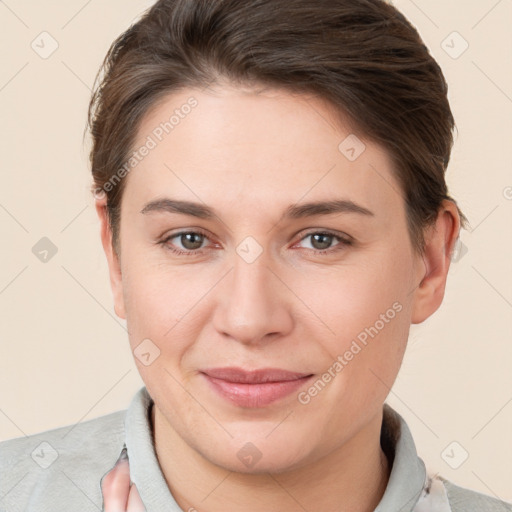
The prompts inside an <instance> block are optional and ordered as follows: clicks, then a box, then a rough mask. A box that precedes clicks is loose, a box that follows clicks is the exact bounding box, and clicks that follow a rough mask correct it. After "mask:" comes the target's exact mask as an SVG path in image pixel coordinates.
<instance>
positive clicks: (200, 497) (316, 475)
mask: <svg viewBox="0 0 512 512" xmlns="http://www.w3.org/2000/svg"><path fill="white" fill-rule="evenodd" d="M151 416H152V426H153V432H154V439H155V451H156V454H157V458H158V461H159V464H160V467H161V468H162V472H163V475H164V477H165V480H166V482H167V485H168V486H169V489H170V491H171V493H172V495H173V497H174V499H175V500H176V502H177V503H178V505H179V506H180V508H182V509H183V510H186V511H189V510H190V511H196V510H197V511H198V512H199V511H200V512H221V511H222V512H224V511H225V510H226V509H230V510H237V511H239V512H260V511H261V510H265V511H266V512H278V511H282V510H287V511H289V512H295V511H297V512H304V510H336V511H339V512H345V511H347V512H348V511H350V512H370V511H373V510H374V509H375V508H376V507H377V505H378V503H379V501H380V500H381V498H382V496H383V494H384V491H385V489H386V486H387V483H388V479H389V473H390V469H391V468H390V466H389V463H388V460H387V458H386V456H385V455H384V452H383V451H382V448H381V446H380V429H381V423H382V412H381V414H379V415H377V416H376V417H375V418H373V419H372V421H371V422H370V423H369V424H368V425H366V426H365V427H364V428H363V429H362V430H361V431H360V432H358V434H357V435H356V436H355V437H354V438H352V439H351V440H350V441H349V442H348V443H346V444H344V445H343V446H341V447H339V448H338V449H337V450H335V451H333V452H331V453H330V454H328V455H327V456H325V457H323V458H322V459H319V460H317V461H315V462H314V463H311V464H308V465H306V466H302V467H300V468H298V469H294V470H292V471H288V472H282V473H278V474H277V473H275V474H270V473H267V474H246V473H234V472H231V471H228V470H226V469H224V468H221V467H219V466H217V465H215V464H213V463H212V462H210V461H209V460H207V459H205V458H204V457H203V456H202V455H201V454H199V453H198V452H197V451H196V450H194V449H193V448H192V447H190V446H189V445H188V444H187V443H185V442H184V441H183V439H182V438H181V437H180V436H179V435H178V434H177V433H176V432H175V431H174V429H173V428H172V427H171V426H170V425H169V423H168V422H167V421H166V419H165V417H164V416H163V415H162V414H161V413H160V411H159V410H158V408H157V407H156V406H155V405H153V407H152V411H151ZM228 504H229V507H228V506H227V505H228Z"/></svg>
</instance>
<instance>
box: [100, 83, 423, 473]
mask: <svg viewBox="0 0 512 512" xmlns="http://www.w3.org/2000/svg"><path fill="white" fill-rule="evenodd" d="M192 98H193V99H192ZM185 105H189V107H185ZM176 110H177V114H176V115H175V118H174V120H173V121H171V123H173V126H172V128H170V127H169V126H170V125H165V124H164V125H162V124H161V123H165V122H166V121H169V118H170V116H171V115H172V114H173V113H175V111H176ZM331 113H332V108H331V107H330V106H329V105H327V104H325V103H324V102H323V101H322V100H320V99H318V98H313V97H306V96H298V95H292V94H290V93H287V92H282V91H277V90H274V91H268V90H267V91H266V92H264V93H261V92H260V93H256V92H254V91H252V90H245V89H235V88H231V87H228V86H222V87H220V86H219V87H217V88H216V89H208V90H205V91H200V90H197V89H189V90H183V91H181V92H179V93H175V94H173V95H171V96H169V97H167V98H165V101H162V102H160V103H159V104H158V105H157V106H156V107H155V108H153V109H152V110H151V111H150V112H149V113H148V114H147V115H146V117H145V118H144V120H143V122H142V124H141V126H140V127H139V131H138V138H137V142H136V144H135V147H136V148H140V147H141V146H143V145H146V147H149V149H148V151H145V150H142V151H140V152H139V153H144V154H145V155H144V156H143V157H142V158H140V161H138V162H137V163H136V165H135V166H134V167H133V169H132V170H131V171H130V173H129V174H128V176H127V177H126V180H127V181H126V186H125V189H124V193H123V199H122V207H121V224H120V255H121V260H120V263H119V265H120V268H117V269H116V265H117V263H116V261H117V260H116V259H115V257H113V256H112V257H111V258H110V260H109V263H110V271H111V282H112V286H113V290H114V298H115V304H116V312H117V313H118V315H119V316H121V317H123V318H126V319H127V326H128V330H129V337H130V344H131V348H132V350H133V351H134V355H135V362H136V364H137V367H138V369H139V371H140V374H141V376H142V379H143V380H144V383H145V384H146V387H147V389H148V391H149V393H150V395H151V396H152V397H153V399H154V401H155V404H156V410H155V411H156V414H157V415H159V417H160V418H161V419H162V420H163V421H164V423H165V425H166V426H167V428H168V429H169V433H173V435H174V434H176V435H177V436H179V438H180V439H182V440H183V441H184V442H185V443H186V444H187V445H188V446H190V447H192V448H193V449H194V450H195V451H196V452H197V453H199V454H201V455H202V456H203V457H205V458H206V459H207V460H209V461H211V462H213V463H215V464H217V465H219V466H221V467H225V468H228V469H230V470H235V471H242V472H244V471H245V472H251V471H252V472H259V471H265V472H266V471H285V470H287V469H290V468H294V467H300V466H301V465H304V464H307V463H308V462H312V461H314V460H317V459H319V458H320V457H323V456H325V455H326V454H328V453H331V452H333V451H334V450H336V449H338V448H340V447H342V446H344V445H346V444H347V443H348V442H349V440H350V439H354V438H355V437H357V435H358V433H360V432H362V431H363V430H364V429H365V426H366V425H368V424H369V423H370V422H371V421H372V420H373V419H374V418H376V417H377V416H378V415H379V414H380V412H381V408H382V403H383V402H384V400H385V398H386V396H387V394H388V392H389V387H390V386H391V385H392V384H393V382H394V380H395V377H396V374H397V372H398V370H399V367H400V364H401V361H402V357H403V353H404V350H405V346H406V342H407V337H408V332H409V326H410V324H411V322H413V323H415V322H419V321H422V320H423V319H424V318H422V317H421V315H422V311H423V310H421V303H420V298H421V297H420V295H419V294H420V293H421V290H422V288H421V287H418V284H419V283H420V282H421V281H422V278H423V277H424V276H425V272H426V268H425V262H424V261H423V260H422V258H421V257H419V256H417V255H415V253H414V252H413V250H412V246H411V242H410V239H409V237H408V233H407V224H406V212H405V205H404V201H403V199H402V196H401V194H400V193H399V191H400V188H399V185H398V182H397V181H396V180H395V178H394V175H393V169H392V166H391V161H390V159H389V156H388V154H387V153H386V152H385V151H384V150H383V149H382V148H380V147H379V146H377V145H375V144H374V143H372V142H370V141H368V140H366V139H365V137H364V134H360V133H354V132H353V131H352V129H351V128H350V127H349V125H348V124H347V125H340V123H339V121H338V122H337V121H335V120H334V118H333V117H332V116H331ZM163 127H165V128H167V131H168V133H167V132H166V130H165V129H164V128H163ZM356 137H357V138H356ZM188 203H193V204H188ZM310 203H311V205H310ZM313 203H315V204H316V203H318V204H317V205H316V206H314V205H313ZM321 203H322V204H321ZM306 205H309V206H306ZM329 206H330V208H329ZM424 316H428V315H425V314H424ZM253 370H259V371H258V372H253ZM248 443H249V444H248ZM255 460H256V462H257V463H255V462H254V461H255ZM250 461H252V462H250Z"/></svg>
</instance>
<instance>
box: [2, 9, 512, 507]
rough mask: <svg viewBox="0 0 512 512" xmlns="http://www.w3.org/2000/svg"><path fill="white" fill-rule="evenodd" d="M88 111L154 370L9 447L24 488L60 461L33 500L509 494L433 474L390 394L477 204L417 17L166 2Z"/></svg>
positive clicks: (180, 503) (113, 64)
mask: <svg viewBox="0 0 512 512" xmlns="http://www.w3.org/2000/svg"><path fill="white" fill-rule="evenodd" d="M89 121H90V127H91V132H92V137H93V147H92V150H91V165H92V174H93V180H94V187H93V188H94V195H95V201H96V209H97V212H98V215H99V219H100V223H101V239H102V243H103V247H104V250H105V253H106V257H107V260H108V265H109V271H110V282H111V286H112V291H113V296H114V304H115V310H116V314H117V315H118V316H119V317H121V318H123V319H126V321H127V326H128V331H129V340H130V345H131V349H132V351H133V353H134V357H135V362H136V364H137V366H138V369H139V371H140V374H141V377H142V379H143V380H144V383H145V387H144V388H142V389H141V390H140V391H139V392H138V393H137V394H136V396H135V397H134V398H133V401H132V404H131V406H130V408H129V409H128V411H126V413H125V412H124V411H121V412H118V413H113V414H110V415H108V416H104V417H101V418H97V419H95V420H91V421H88V422H85V423H82V424H80V425H77V426H76V427H74V428H73V429H71V430H69V429H56V430H54V431H51V432H46V433H41V434H38V435H36V436H31V439H30V443H29V442H28V441H27V440H26V439H21V440H14V441H9V442H6V443H3V446H2V448H1V455H2V457H1V458H2V463H3V464H4V461H6V462H5V464H7V465H6V466H5V467H6V468H7V467H15V468H16V470H15V472H14V474H13V475H12V476H10V477H9V478H10V482H11V484H10V485H9V487H11V486H14V485H15V483H16V482H15V481H14V479H15V478H17V477H18V476H19V477H20V478H21V477H22V476H23V475H22V474H21V473H22V471H23V465H20V464H18V461H19V460H21V459H22V458H23V457H24V456H25V454H26V453H27V450H28V447H29V446H30V447H31V448H32V449H33V446H35V444H37V443H35V441H39V440H40V441H41V445H38V446H39V448H38V450H39V451H36V452H35V453H33V455H32V459H34V460H36V459H37V458H39V459H40V462H41V460H43V459H46V460H48V461H49V460H50V459H52V458H53V459H54V460H55V459H56V455H57V457H58V458H59V463H58V464H60V466H59V465H58V464H52V463H50V465H47V466H46V468H44V469H43V470H42V471H41V472H40V474H38V475H36V476H33V477H32V476H30V477H28V480H24V481H23V482H22V483H21V484H20V487H19V489H21V490H19V491H17V492H19V493H20V494H19V496H20V501H18V506H19V507H20V510H21V509H23V510H52V511H54V510H89V509H91V510H98V509H99V508H100V507H101V508H102V509H103V510H105V511H107V512H110V511H119V510H123V511H124V510H128V511H130V512H133V511H138V510H147V511H148V512H149V511H160V510H162V511H163V510H166V511H169V510H175V511H178V510H183V511H189V512H192V511H198V512H203V511H204V512H215V511H220V510H223V511H225V510H228V511H244V512H252V511H266V512H269V511H283V510H285V511H292V512H293V511H304V510H307V511H317V510H323V511H361V512H362V511H371V510H378V511H381V512H384V511H389V512H391V511H392V512H397V511H412V510H414V511H416V512H420V511H427V510H428V511H436V512H437V511H439V512H440V511H443V512H445V511H452V512H458V511H461V512H462V511H464V512H467V511H477V510H478V511H498V510H500V511H501V510H512V506H511V505H510V504H507V503H504V502H502V501H499V500H497V499H494V498H492V497H490V496H486V495H483V494H480V493H476V492H474V491H470V490H468V489H464V488H461V487H458V486H456V485H455V484H453V483H451V482H449V481H447V480H445V479H444V478H442V477H440V476H438V475H429V474H427V472H426V470H425V465H424V464H423V461H422V460H421V459H420V458H419V457H418V456H417V454H416V449H415V446H414V442H413V440H412V437H411V434H410V431H409V429H408V427H407V425H406V423H405V421H404V420H403V418H401V416H400V415H399V414H398V413H396V412H395V411H394V410H393V409H392V408H391V407H389V406H388V405H387V404H385V399H386V397H387V395H388V393H389V390H390V387H391V386H392V384H393V382H394V380H395V378H396V375H397V373H398V371H399V368H400V364H401V362H402V358H403V355H404V351H405V348H406V345H407V339H408V334H409V328H410V325H411V324H418V323H421V322H423V321H424V320H426V319H427V318H429V317H430V316H431V315H432V314H433V313H434V312H435V311H436V310H437V309H438V308H439V306H440V305H441V302H442V300H443V295H444V289H445V285H446V279H447V273H448V270H449V265H450V257H451V254H452V252H453V250H454V245H455V243H456V240H457V237H458V234H459V230H460V227H461V226H462V227H464V226H465V223H466V218H465V216H464V215H463V214H462V212H461V211H460V209H459V208H458V206H457V204H456V202H455V201H454V200H453V199H452V198H451V197H450V196H449V195H448V191H447V187H446V183H445V178H444V173H445V170H446V167H447V165H448V161H449V157H450V151H451V147H452V143H453V139H452V130H453V127H454V120H453V117H452V114H451V111H450V107H449V103H448V100H447V85H446V82H445V80H444V77H443V75H442V72H441V70H440V68H439V66H438V65H437V63H436V62H435V61H434V59H433V58H432V56H431V55H430V54H429V53H428V50H427V48H426V47H425V46H424V44H423V43H422V41H421V39H420V37H419V35H418V33H417V32H416V30H415V29H414V28H413V27H412V26H411V25H410V23H409V22H408V21H407V20H406V19H405V18H404V17H403V15H402V14H401V13H399V12H398V11H397V10H396V9H395V8H394V7H393V6H392V5H390V4H388V3H385V2H383V1H381V0H317V1H315V2H311V1H309V0H244V1H239V0H238V1H237V0H165V1H164V0H161V1H158V2H157V3H156V4H155V5H154V6H153V7H152V8H151V9H150V10H149V11H148V12H147V13H146V14H145V15H144V17H143V18H142V19H141V20H139V21H138V22H137V23H135V24H134V25H133V26H132V27H130V28H129V29H128V30H127V31H126V32H125V33H124V34H122V35H121V36H120V37H119V38H118V39H117V40H116V41H115V42H114V44H113V45H112V47H111V48H110V50H109V52H108V55H107V57H106V60H105V62H104V66H103V73H102V74H101V75H100V77H99V80H98V83H97V87H96V89H95V93H94V95H93V97H92V99H91V104H90V110H89ZM34 443H35V444H34ZM44 443H46V444H44ZM54 452H55V453H54ZM9 464H10V465H9ZM44 465H45V464H44V463H43V466H44ZM43 466H41V467H43ZM73 467H75V468H76V470H77V471H79V472H80V475H81V476H80V478H81V480H80V485H78V486H77V485H71V484H70V481H71V480H70V479H69V478H68V480H66V478H65V476H67V474H68V473H66V471H68V472H69V471H71V470H72V468H73ZM6 487H7V485H6ZM23 489H25V491H23ZM6 491H7V488H6ZM6 491H4V492H6Z"/></svg>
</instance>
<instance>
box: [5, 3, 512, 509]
mask: <svg viewBox="0 0 512 512" xmlns="http://www.w3.org/2000/svg"><path fill="white" fill-rule="evenodd" d="M151 3H152V2H149V1H142V0H105V1H98V0H92V1H91V0H89V1H85V0H67V1H60V2H58V1H47V2H36V1H34V0H32V1H21V0H7V2H0V20H1V22H0V23H1V27H0V34H1V35H0V37H1V44H0V48H1V50H0V51H1V52H2V66H1V68H0V108H1V111H2V122H1V134H0V140H1V143H2V151H1V153H0V155H1V165H0V168H1V182H0V183H1V186H0V230H1V246H0V247H1V248H0V251H1V253H0V254H1V265H0V315H1V322H0V340H1V357H0V440H4V439H9V438H12V437H18V436H22V435H30V434H33V433H36V432H40V431H43V430H47V429H51V428H55V427H59V426H64V425H71V424H75V423H77V422H80V421H85V420H88V419H92V418H95V417H98V416H101V415H104V414H108V413H110V412H113V411H117V410H120V409H125V408H127V407H128V405H129V403H130V401H131V399H132V396H133V394H134V393H135V392H136V391H137V390H138V389H139V388H140V387H141V386H142V385H143V382H142V380H141V379H140V377H139V374H138V372H137V368H136V366H135V363H134V361H133V356H132V354H131V353H130V350H129V345H128V338H127V333H126V331H125V330H124V327H123V326H124V324H123V322H122V321H121V320H119V319H117V317H116V316H115V313H114V309H113V305H112V297H111V291H110V287H109V281H108V273H107V266H106V260H105V257H104V254H103V252H102V247H101V244H100V238H99V223H98V220H97V217H96V213H95V210H94V207H93V199H92V197H91V194H90V192H89V187H90V174H89V172H90V171H89V167H88V143H86V145H83V144H82V135H83V130H84V127H85V121H86V111H87V105H88V101H89V97H90V90H91V88H92V85H93V81H94V77H95V75H96V72H97V70H98V68H99V66H100V64H101V62H102V60H103V57H104V55H105V54H106V52H107V49H108V47H109V46H110V44H111V42H112V41H113V40H114V39H115V37H117V36H118V35H119V34H120V33H121V32H123V31H124V30H125V29H126V28H128V26H129V25H130V24H131V23H132V22H133V21H134V20H135V19H137V18H138V16H139V15H140V13H141V12H142V11H143V10H144V9H146V8H147V7H148V6H149V5H150V4H151ZM394 3H395V5H396V6H397V7H398V8H399V9H401V10H402V11H403V12H404V14H405V15H406V16H407V17H408V18H409V20H410V21H411V22H412V23H413V24H414V25H415V26H416V27H417V28H418V30H419V32H420V34H421V36H422V37H423V39H424V41H425V43H426V44H427V46H428V47H429V49H430V51H431V52H432V54H433V55H434V57H435V58H436V60H437V61H438V62H439V64H440V65H441V67H442V69H443V71H444V73H445V76H446V79H447V81H448V83H449V97H450V102H451V106H452V110H453V112H454V116H455V119H456V123H457V128H458V132H457V134H456V142H455V147H454V150H453V153H452V159H451V162H450V165H449V168H448V172H447V182H448V186H449V192H450V194H451V195H452V196H453V197H455V199H457V201H458V203H459V205H460V207H461V208H462V210H463V211H464V212H465V213H466V215H467V216H468V217H469V220H470V222H471V229H470V230H468V231H462V232H461V241H462V244H463V245H461V246H460V248H461V250H460V251H459V255H458V256H457V257H456V258H455V259H454V261H453V263H452V267H451V269H450V273H449V277H448V283H447V287H446V295H445V299H444V302H443V304H442V306H441V308H440V309H439V310H438V311H437V312H436V313H435V314H434V315H433V316H432V317H431V318H429V319H428V320H427V321H426V322H424V323H423V324H420V325H413V326H412V327H411V335H410V340H409V346H408V349H407V353H406V356H405V360H404V363H403V366H402V369H401V371H400V374H399V376H398V379H397V381H396V383H395V385H394V387H393V389H392V390H391V391H390V395H389V398H388V403H389V404H390V405H392V406H393V407H394V408H395V409H397V410H398V411H399V412H400V414H402V415H403V416H404V418H405V419H406V421H407V422H408V424H409V426H410V428H411V431H412V433H413V436H414V439H415V442H416V445H417V449H418V452H419V454H420V456H421V457H422V458H423V460H424V461H425V462H426V464H427V466H428V468H429V469H430V470H431V471H433V472H436V473H437V472H439V473H440V474H441V475H442V476H444V477H446V478H448V479H449V480H452V481H454V482H455V483H457V484H459V485H463V486H466V487H470V488H473V489H476V490H479V491H481V492H484V493H486V494H490V495H495V496H498V497H500V498H502V499H506V500H512V465H511V461H512V434H511V432H512V372H511V362H512V321H511V320H512V236H511V234H512V229H511V227H512V222H511V221H512V173H511V169H512V167H511V164H512V144H511V141H512V63H511V62H512V43H511V37H510V23H511V21H512V2H511V1H510V0H501V1H497V0H478V1H476V0H473V1H468V0H451V1H450V2H446V1H444V0H415V1H414V2H413V1H412V0H399V1H395V2H394ZM43 32H46V33H47V34H42V33H43ZM42 41H44V42H42ZM52 45H53V46H52ZM55 45H58V47H56V46H55ZM466 46H467V48H466ZM54 47H56V49H55V51H54V52H53V53H52V54H51V55H45V54H44V52H45V51H46V52H50V51H51V50H52V49H53V48H54ZM44 237H46V238H48V239H49V240H50V241H51V244H53V246H54V249H53V251H54V252H55V250H56V253H55V254H54V255H52V253H51V251H50V253H49V255H48V261H46V262H43V261H41V260H40V259H39V258H38V257H37V248H38V247H39V246H38V245H37V244H38V243H39V244H47V245H48V241H47V240H44V241H43V242H41V239H42V238H44ZM34 246H35V247H36V249H34V250H33V248H34ZM34 253H36V254H34ZM466 456H467V458H466ZM464 459H465V460H464ZM454 466H458V467H456V469H454Z"/></svg>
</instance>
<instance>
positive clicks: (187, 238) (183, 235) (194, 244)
mask: <svg viewBox="0 0 512 512" xmlns="http://www.w3.org/2000/svg"><path fill="white" fill-rule="evenodd" d="M175 238H176V239H177V241H178V243H179V244H181V247H182V249H180V247H178V248H176V247H175V244H171V240H174V239H175ZM205 239H208V236H207V234H206V233H205V232H203V231H200V230H196V231H180V232H179V233H174V234H172V235H170V236H168V237H166V238H165V239H164V240H162V241H161V242H158V243H159V244H161V245H162V246H164V247H165V248H166V249H168V250H169V251H171V252H173V253H175V254H185V255H189V256H193V255H195V254H198V253H200V252H201V251H200V249H201V246H202V244H203V242H204V241H205Z"/></svg>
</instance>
